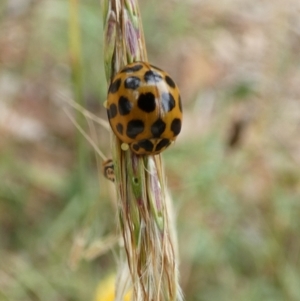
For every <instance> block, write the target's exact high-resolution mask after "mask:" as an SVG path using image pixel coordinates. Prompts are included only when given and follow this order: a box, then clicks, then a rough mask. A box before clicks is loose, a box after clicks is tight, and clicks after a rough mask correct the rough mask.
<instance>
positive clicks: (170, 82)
mask: <svg viewBox="0 0 300 301" xmlns="http://www.w3.org/2000/svg"><path fill="white" fill-rule="evenodd" d="M165 80H166V83H167V84H168V85H169V86H170V87H171V88H175V87H176V85H175V83H174V81H173V79H172V78H171V77H170V76H168V75H166V77H165Z"/></svg>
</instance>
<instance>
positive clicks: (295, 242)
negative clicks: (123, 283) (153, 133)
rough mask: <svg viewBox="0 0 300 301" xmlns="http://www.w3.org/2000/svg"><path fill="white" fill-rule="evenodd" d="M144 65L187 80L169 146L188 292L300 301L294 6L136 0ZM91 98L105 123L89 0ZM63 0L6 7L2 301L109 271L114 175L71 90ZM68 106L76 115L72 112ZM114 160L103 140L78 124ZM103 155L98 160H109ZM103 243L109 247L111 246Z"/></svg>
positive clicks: (0, 59)
mask: <svg viewBox="0 0 300 301" xmlns="http://www.w3.org/2000/svg"><path fill="white" fill-rule="evenodd" d="M140 8H141V12H142V17H143V24H144V30H145V37H146V42H147V49H148V54H149V60H150V61H151V63H153V64H154V65H157V66H159V67H161V68H162V69H165V70H166V71H168V72H169V73H170V74H171V75H172V76H173V78H174V79H175V80H176V82H177V83H178V85H179V87H180V89H181V93H182V99H183V105H184V128H183V130H182V134H181V135H180V137H179V138H178V140H177V142H176V143H175V144H174V145H173V146H172V147H170V148H169V149H168V150H167V151H166V152H164V154H163V158H164V163H165V168H166V174H167V178H168V186H169V188H170V191H171V193H172V195H173V199H174V206H175V211H176V218H177V228H178V236H179V247H180V258H181V264H180V270H181V283H182V288H183V291H184V294H185V297H186V300H192V301H213V300H219V301H227V300H228V301H229V300H242V301H247V300H249V301H261V300H264V301H268V300H270V301H277V300H278V301H279V300H280V301H285V300H291V301H297V300H300V238H299V236H300V168H299V166H300V139H299V132H300V84H299V83H300V3H299V1H298V0H287V1H285V3H284V5H283V4H282V1H279V0H274V1H253V0H227V1H217V0H211V1H200V0H199V1H192V0H190V1H188V0H186V1H175V0H172V1H171V0H169V1H166V0H165V1H161V0H141V1H140ZM80 24H81V38H82V41H81V45H82V82H83V95H84V102H85V107H86V108H87V109H88V110H90V111H92V112H93V113H94V114H96V115H97V116H99V117H103V118H106V114H105V110H104V108H103V106H102V103H103V101H104V100H105V97H106V96H105V93H106V80H105V76H104V67H103V57H102V48H103V45H102V15H101V10H100V3H99V1H98V0H85V1H80ZM69 45H70V43H69V3H68V1H67V0H2V1H1V2H0V300H1V301H2V300H7V301H11V300H13V301H18V300H22V301H27V300H34V301H35V300H43V301H44V300H45V301H47V300H49V301H50V300H51V301H53V300H55V301H66V300H68V301H69V300H70V301H71V300H74V301H77V300H78V301H79V300H93V296H94V293H95V288H96V286H97V284H98V283H99V282H101V279H103V278H105V277H106V275H108V274H109V273H113V272H114V271H115V270H116V266H117V262H116V257H115V252H114V250H116V248H115V247H114V246H113V245H112V246H111V249H110V250H109V251H107V252H102V254H101V256H97V257H96V258H94V259H93V260H91V259H90V260H88V259H82V260H81V257H84V256H83V255H82V254H84V250H83V249H84V248H83V246H87V248H90V246H93V245H94V243H95V242H100V243H101V241H102V242H103V240H104V244H106V243H105V241H106V240H105V239H108V240H110V237H111V235H114V234H115V233H116V228H117V226H116V220H117V219H116V211H115V207H114V201H113V200H114V193H113V187H112V185H111V184H110V183H109V182H108V181H107V180H106V179H105V178H104V177H103V176H102V175H101V169H99V161H101V160H99V158H98V156H97V155H95V151H94V150H93V148H92V147H91V146H90V145H89V144H88V142H85V144H84V150H83V158H84V159H83V162H84V165H83V173H81V176H78V170H80V167H79V165H80V163H79V162H78V158H79V157H78V156H79V155H78V147H79V144H80V142H79V141H80V138H79V136H80V135H79V134H78V131H77V129H76V128H75V126H74V125H73V124H72V123H71V122H70V119H69V118H68V117H67V115H66V114H65V112H64V110H63V108H64V107H66V104H65V102H64V101H63V100H62V98H61V97H59V95H60V94H63V95H67V96H69V97H70V98H73V99H74V95H73V91H74V86H73V84H74V82H73V81H72V72H71V69H70V47H69ZM67 108H68V109H69V110H70V111H72V109H71V107H68V106H67ZM84 127H85V129H86V131H87V132H88V133H89V134H90V135H91V136H92V138H93V140H94V141H95V142H96V143H97V145H99V148H100V149H101V150H102V151H103V152H104V153H105V154H106V155H107V156H108V157H110V147H109V144H110V142H109V139H110V138H109V134H108V133H107V131H105V130H104V129H102V128H101V127H99V126H98V125H95V126H92V125H91V124H90V122H87V121H86V122H85V126H84ZM100 164H101V162H100ZM108 246H109V247H110V245H108Z"/></svg>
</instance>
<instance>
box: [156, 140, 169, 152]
mask: <svg viewBox="0 0 300 301" xmlns="http://www.w3.org/2000/svg"><path fill="white" fill-rule="evenodd" d="M170 143H171V141H170V140H169V139H162V140H160V141H159V142H158V143H157V145H156V147H155V151H156V152H159V151H160V150H162V149H163V148H166V147H168V146H169V145H170Z"/></svg>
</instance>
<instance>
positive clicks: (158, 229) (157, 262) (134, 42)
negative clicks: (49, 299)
mask: <svg viewBox="0 0 300 301" xmlns="http://www.w3.org/2000/svg"><path fill="white" fill-rule="evenodd" d="M102 4H103V6H102V7H103V13H104V39H105V41H104V43H105V49H104V56H105V68H106V75H107V80H108V84H109V83H110V82H111V80H112V78H113V76H114V75H115V74H116V73H117V72H118V71H119V70H120V68H122V67H124V66H125V65H127V64H129V63H132V62H134V61H147V54H146V48H145V43H144V35H143V30H142V25H141V19H140V14H139V9H138V5H137V1H134V0H111V1H109V0H104V1H102ZM112 150H113V161H114V166H115V167H114V169H115V176H116V182H115V183H116V189H117V196H118V210H119V212H118V215H119V221H120V228H121V232H122V235H123V239H124V247H125V250H126V257H127V262H128V267H129V273H130V276H131V283H132V292H133V294H132V300H134V301H141V300H143V301H146V300H149V301H150V300H157V301H173V300H182V297H181V293H180V287H179V285H178V273H177V260H176V248H177V246H176V239H175V237H176V236H175V233H174V227H173V223H172V210H171V202H169V200H168V197H169V196H168V194H167V189H166V184H165V179H164V172H163V166H162V162H161V157H160V155H156V156H137V155H135V154H134V153H132V152H131V150H127V151H122V150H121V142H120V141H119V140H118V138H116V137H115V136H114V137H113V145H112ZM127 273H128V269H127V268H126V267H125V268H124V264H123V263H122V262H121V263H120V271H119V277H118V279H119V281H118V283H117V287H116V300H123V298H124V294H125V292H126V289H124V288H125V287H127V285H128V283H127V282H128V277H124V274H125V275H126V274H127ZM122 279H123V280H124V279H125V280H126V281H125V280H124V281H122Z"/></svg>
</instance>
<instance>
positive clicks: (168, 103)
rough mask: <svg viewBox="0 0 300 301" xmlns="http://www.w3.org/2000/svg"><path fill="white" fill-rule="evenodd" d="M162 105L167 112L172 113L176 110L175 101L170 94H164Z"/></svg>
mask: <svg viewBox="0 0 300 301" xmlns="http://www.w3.org/2000/svg"><path fill="white" fill-rule="evenodd" d="M161 105H162V107H163V109H164V111H165V112H170V111H172V110H173V109H174V108H175V99H174V97H173V95H172V94H170V93H162V95H161Z"/></svg>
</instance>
